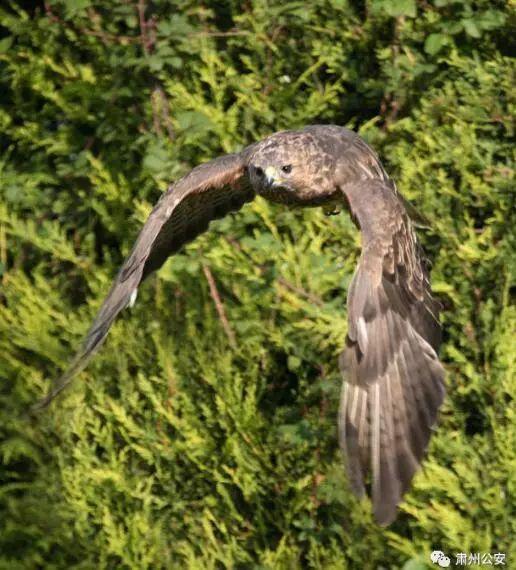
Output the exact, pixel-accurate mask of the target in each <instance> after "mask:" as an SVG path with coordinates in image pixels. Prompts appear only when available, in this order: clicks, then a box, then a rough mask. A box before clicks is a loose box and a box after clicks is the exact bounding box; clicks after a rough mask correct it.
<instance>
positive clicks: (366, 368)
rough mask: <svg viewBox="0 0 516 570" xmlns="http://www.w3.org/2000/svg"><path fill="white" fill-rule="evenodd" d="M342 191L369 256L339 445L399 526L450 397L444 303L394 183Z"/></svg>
mask: <svg viewBox="0 0 516 570" xmlns="http://www.w3.org/2000/svg"><path fill="white" fill-rule="evenodd" d="M342 190H343V192H344V194H345V196H346V198H347V200H348V203H349V207H350V210H351V213H352V215H353V216H354V218H355V220H356V221H357V222H358V225H359V227H360V229H361V231H362V254H361V257H360V262H359V264H358V268H357V270H356V273H355V275H354V278H353V281H352V283H351V285H350V289H349V293H348V326H349V329H348V337H347V339H346V347H345V349H344V351H343V352H342V354H341V357H340V368H341V371H342V373H343V376H344V379H345V382H344V386H343V395H342V400H341V408H340V415H339V437H340V441H341V447H342V449H343V450H344V452H345V454H346V456H347V465H348V470H349V475H350V479H351V484H352V488H353V490H354V491H355V493H356V494H358V495H363V494H364V492H365V488H366V474H367V473H368V472H371V474H372V482H371V483H372V501H373V508H374V514H375V518H376V520H377V521H378V522H379V523H380V524H389V523H390V522H392V521H393V520H394V518H395V517H396V507H397V505H398V503H399V502H400V500H401V497H402V495H403V494H404V493H405V491H407V489H408V487H409V485H410V481H411V480H412V477H413V475H414V473H415V471H416V470H417V468H418V467H419V464H420V463H421V461H422V458H423V455H424V452H425V449H426V447H427V444H428V441H429V439H430V435H431V431H432V426H433V425H434V424H435V422H436V419H437V412H438V409H439V407H440V405H441V403H442V401H443V398H444V394H445V389H444V370H443V368H442V366H441V364H440V362H439V360H438V357H437V354H436V351H437V349H438V346H439V343H440V326H439V322H438V304H437V303H436V301H435V300H433V299H432V297H431V291H430V285H429V281H428V273H427V271H426V267H425V263H424V260H423V258H422V254H421V250H420V247H419V245H418V243H417V241H416V237H415V233H414V230H413V228H412V226H411V222H410V219H409V217H408V215H407V213H406V211H405V208H404V206H403V203H402V201H401V200H400V199H399V195H398V194H397V192H396V190H395V187H394V184H393V183H392V182H391V181H389V180H388V179H387V180H378V179H369V180H364V181H362V182H359V183H358V184H354V185H351V184H350V185H347V186H344V187H343V188H342Z"/></svg>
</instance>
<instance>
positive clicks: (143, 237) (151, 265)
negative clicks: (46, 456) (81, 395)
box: [34, 152, 254, 409]
mask: <svg viewBox="0 0 516 570" xmlns="http://www.w3.org/2000/svg"><path fill="white" fill-rule="evenodd" d="M245 157H246V155H245V153H244V152H243V153H240V154H230V155H226V156H222V157H220V158H217V159H215V160H213V161H211V162H208V163H206V164H201V165H200V166H197V167H196V168H194V169H193V170H192V171H191V172H190V173H189V174H187V175H186V176H185V177H184V178H182V179H181V180H179V181H178V182H176V183H175V184H172V185H171V186H170V188H169V189H168V191H167V192H166V193H165V194H163V196H162V197H161V199H160V200H159V202H158V203H157V204H156V206H155V208H154V210H153V211H152V212H151V214H150V216H149V218H148V219H147V221H146V223H145V225H144V226H143V228H142V231H141V232H140V235H139V236H138V238H137V240H136V243H135V244H134V247H133V250H132V251H131V253H130V255H129V257H128V258H127V259H126V261H125V262H124V264H123V266H122V267H121V269H120V271H119V273H118V276H117V277H116V279H115V281H114V283H113V285H112V287H111V290H110V291H109V293H108V296H107V297H106V299H105V301H104V303H103V304H102V306H101V308H100V311H99V313H98V314H97V317H96V318H95V321H94V322H93V325H92V326H91V328H90V330H89V332H88V334H87V336H86V338H85V340H84V343H83V346H82V348H81V350H80V351H79V352H78V353H77V355H76V356H75V358H74V359H73V360H72V362H71V364H70V366H69V368H68V370H67V371H66V372H65V374H64V375H63V376H62V377H61V378H59V380H58V381H57V382H56V384H55V386H54V387H53V388H52V390H51V391H50V392H49V394H48V395H47V396H46V397H45V398H44V399H43V400H41V401H40V402H39V403H38V404H36V406H35V407H34V409H40V408H43V407H45V406H47V405H48V404H49V403H50V402H51V401H52V400H53V399H54V397H55V396H57V394H59V392H61V391H62V390H63V389H64V388H65V387H66V385H67V384H69V383H70V381H71V380H72V378H73V377H74V376H75V375H76V374H78V373H79V372H80V371H81V370H83V369H84V368H85V366H86V365H87V364H88V362H89V360H90V359H91V357H92V356H93V354H94V353H95V351H96V350H97V349H98V348H99V346H100V345H101V344H102V342H103V341H104V339H105V338H106V335H107V333H108V331H109V328H110V327H111V325H112V323H113V321H114V320H115V318H116V317H117V315H118V313H119V312H120V311H121V310H122V309H124V308H125V307H126V306H127V305H130V304H131V303H132V302H134V299H135V298H136V293H137V290H138V287H139V285H140V283H141V281H142V280H143V279H145V277H146V276H147V275H149V273H151V272H152V271H155V270H157V269H159V268H160V267H161V266H162V265H163V263H164V262H165V260H166V259H167V258H168V257H169V256H170V255H172V254H173V253H175V252H176V251H177V250H179V249H180V248H181V247H182V246H183V245H184V244H186V243H187V242H189V241H191V240H192V239H194V238H195V237H197V236H198V235H199V234H201V233H202V232H204V231H205V230H206V229H207V227H208V225H209V223H210V221H212V220H214V219H217V218H221V217H223V216H225V215H226V214H227V213H229V212H231V211H235V210H239V209H240V208H241V207H242V206H243V205H244V204H245V203H246V202H249V201H250V200H252V199H253V198H254V192H253V190H252V188H251V186H250V183H249V179H248V175H247V170H246V165H245Z"/></svg>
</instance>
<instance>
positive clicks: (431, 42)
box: [425, 34, 450, 55]
mask: <svg viewBox="0 0 516 570" xmlns="http://www.w3.org/2000/svg"><path fill="white" fill-rule="evenodd" d="M449 41H450V40H449V38H448V36H445V35H444V34H430V35H429V36H428V37H427V38H426V40H425V51H426V53H427V54H429V55H436V54H437V53H439V52H440V51H441V49H442V48H443V47H444V46H445V45H446V44H447V43H448V42H449Z"/></svg>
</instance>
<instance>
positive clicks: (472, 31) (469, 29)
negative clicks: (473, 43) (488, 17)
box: [462, 20, 482, 38]
mask: <svg viewBox="0 0 516 570" xmlns="http://www.w3.org/2000/svg"><path fill="white" fill-rule="evenodd" d="M462 24H463V26H464V30H465V31H466V33H467V34H468V36H471V37H472V38H479V37H480V36H481V35H482V34H481V32H480V30H479V29H478V26H477V25H476V23H475V22H474V21H473V20H462Z"/></svg>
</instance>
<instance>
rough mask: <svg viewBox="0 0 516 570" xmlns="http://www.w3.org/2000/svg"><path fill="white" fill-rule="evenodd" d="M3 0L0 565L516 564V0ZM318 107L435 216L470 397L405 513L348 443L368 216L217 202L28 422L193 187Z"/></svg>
mask: <svg viewBox="0 0 516 570" xmlns="http://www.w3.org/2000/svg"><path fill="white" fill-rule="evenodd" d="M2 6H3V7H1V8H0V18H1V22H2V24H1V26H2V27H1V28H0V32H1V33H0V66H1V73H0V89H1V92H2V98H1V102H0V152H1V155H0V188H1V202H0V279H1V290H0V376H1V378H2V388H1V392H0V398H1V404H2V405H1V408H0V415H1V422H0V433H1V440H0V465H1V467H0V567H1V568H9V569H12V568H39V567H45V568H68V567H70V566H74V567H77V568H96V567H100V568H185V567H188V568H198V567H204V568H256V569H258V568H285V569H286V568H298V567H310V568H379V567H383V568H386V567H388V568H401V567H404V568H407V569H408V568H423V567H427V566H432V565H431V564H430V562H429V553H430V552H431V550H433V549H434V548H438V549H441V550H443V551H445V552H447V553H448V554H449V555H453V553H456V552H477V551H479V552H506V553H507V556H508V558H509V559H511V558H512V560H514V557H515V556H516V552H515V551H514V541H511V537H514V536H515V535H516V523H515V521H516V512H515V505H514V497H515V496H516V486H515V479H514V473H515V471H516V452H515V450H516V425H515V424H516V416H515V411H514V394H515V376H516V374H515V370H516V351H515V348H514V334H515V332H516V309H515V307H514V304H511V302H510V301H511V293H514V287H515V283H514V278H515V267H516V259H515V254H514V252H515V251H516V238H515V234H514V227H515V224H516V216H515V200H514V197H515V194H514V178H513V166H514V162H513V159H514V149H513V137H514V124H513V117H514V104H515V101H514V74H515V65H514V61H513V60H512V59H510V58H509V56H508V54H509V53H510V48H511V45H510V43H511V40H512V39H513V38H512V36H511V33H512V32H511V25H510V21H511V18H513V17H514V15H513V14H511V13H510V12H509V8H508V7H507V6H506V3H505V2H502V1H501V0H500V1H498V2H497V1H488V0H478V1H475V2H473V1H472V0H466V1H462V2H457V1H453V0H450V1H448V0H434V1H433V2H420V1H416V0H404V1H402V2H394V1H391V0H374V1H372V0H371V1H366V2H365V3H364V2H358V1H353V0H318V1H315V2H310V3H305V2H297V1H291V2H281V3H273V2H270V3H269V2H266V1H265V0H251V1H249V2H245V3H239V2H236V1H234V0H227V1H226V2H212V1H209V2H205V3H202V4H199V3H196V2H192V1H189V0H174V1H173V2H169V1H166V2H165V1H164V0H155V1H154V2H152V4H151V3H148V5H147V4H146V3H145V2H141V1H140V2H136V1H119V2H100V1H98V0H81V1H76V0H59V1H53V2H49V3H48V4H46V8H45V6H44V5H43V3H41V4H38V5H37V6H36V7H34V6H33V3H27V2H22V1H20V2H14V1H13V2H7V3H3V5H2ZM24 6H25V7H24ZM27 6H30V11H28V10H29V8H27ZM315 122H323V123H329V122H332V123H337V124H342V125H348V126H350V127H353V128H359V129H360V132H361V133H362V135H363V136H364V137H366V138H367V139H368V140H369V141H370V142H371V143H372V144H373V145H374V146H375V147H376V148H377V149H378V150H379V152H380V154H381V156H382V158H383V160H384V162H385V164H386V167H387V169H388V170H389V172H390V173H391V174H392V175H393V177H394V178H395V179H396V180H397V181H398V185H399V188H400V190H401V191H402V192H403V193H404V194H405V196H406V197H407V198H409V199H410V200H411V201H412V202H413V203H414V204H415V205H416V207H417V208H418V209H420V210H421V211H422V212H424V214H425V215H426V216H427V217H428V218H429V219H430V221H431V226H432V229H431V230H427V231H420V236H421V240H422V242H423V244H424V246H425V249H426V251H427V252H428V254H429V257H430V258H431V260H432V262H433V274H432V277H433V284H434V290H435V292H436V294H437V295H438V297H439V299H440V300H441V302H442V304H443V306H444V310H443V315H442V322H443V325H444V344H443V347H442V352H441V354H442V357H443V360H444V363H445V366H446V369H447V385H448V397H447V399H446V403H445V405H444V409H443V412H442V414H441V420H440V425H439V428H438V430H437V432H436V434H435V436H434V438H433V440H432V443H431V446H430V450H429V457H428V459H427V461H426V462H425V467H424V469H423V471H422V472H421V473H420V474H419V475H418V476H417V477H416V479H415V482H414V487H413V489H412V491H411V492H410V493H409V494H408V495H407V497H406V501H405V502H404V503H403V505H402V507H401V512H400V516H399V519H398V520H397V521H396V522H395V523H394V524H393V525H392V526H391V527H390V528H389V529H388V530H384V529H379V528H378V527H376V526H375V525H374V523H373V522H372V519H371V515H370V511H369V507H368V505H367V504H366V502H364V503H359V502H358V501H357V500H356V499H354V498H353V497H352V496H351V494H350V492H349V490H348V488H347V484H346V478H345V475H344V473H343V469H342V465H341V458H340V455H339V451H338V445H337V438H336V422H335V418H336V410H337V407H338V397H339V390H340V377H339V373H338V370H337V355H338V353H339V352H340V350H341V347H342V344H343V340H344V337H345V334H346V312H345V301H344V300H345V296H346V291H347V287H348V284H349V281H350V279H351V276H352V273H353V270H354V265H355V261H356V259H357V256H358V255H359V251H360V239H359V236H358V234H357V232H356V230H355V228H354V226H353V225H352V223H351V221H350V220H349V217H348V216H347V215H345V214H344V215H342V216H339V217H333V218H326V217H325V216H324V215H323V214H322V212H319V211H315V210H307V211H289V210H286V209H284V208H281V207H276V206H273V205H270V204H267V203H265V202H264V201H262V200H261V199H258V200H257V201H256V202H255V203H253V204H250V205H248V206H246V207H245V208H244V209H243V211H242V212H240V213H239V214H238V215H235V216H232V217H230V218H228V219H226V220H221V221H219V222H216V223H214V224H213V225H212V228H211V231H210V232H209V233H207V234H206V235H204V236H202V237H201V238H200V239H198V240H197V241H196V242H194V243H192V244H191V245H189V246H188V247H187V248H186V249H185V251H183V252H181V253H180V254H179V255H177V256H175V257H174V259H173V260H171V261H169V262H167V264H166V265H165V266H164V268H163V269H162V270H161V271H160V272H159V274H158V275H157V276H155V277H153V278H151V279H149V282H148V283H147V284H146V286H145V287H142V289H141V291H140V296H139V300H138V303H137V304H136V306H135V307H134V309H133V310H132V311H130V312H127V314H125V315H124V316H123V318H122V319H120V322H118V323H117V324H116V325H115V326H114V328H113V331H112V333H111V334H110V337H109V339H108V341H107V343H106V345H105V346H104V347H103V349H102V350H101V352H100V353H99V354H98V357H97V358H96V360H95V361H94V362H93V363H92V364H91V366H90V367H89V368H88V370H87V371H85V372H84V373H83V374H82V375H81V377H80V378H79V379H78V381H77V382H76V384H75V385H74V387H72V388H71V389H70V390H69V391H68V392H67V394H66V395H65V396H64V397H63V398H61V399H60V400H59V401H58V402H56V404H55V405H54V406H53V407H52V408H51V409H50V410H49V411H48V412H47V413H45V414H43V415H42V416H41V417H40V418H38V419H37V420H30V419H28V418H27V417H26V416H25V415H24V412H25V411H26V409H27V407H28V406H29V405H30V404H31V403H32V402H34V401H35V400H36V399H37V398H39V397H41V396H42V395H43V394H44V393H45V392H46V390H47V387H48V382H49V381H50V380H51V379H52V378H56V377H57V376H58V374H59V373H60V371H62V369H63V368H64V367H65V366H66V363H67V362H68V361H69V359H70V357H71V355H72V353H73V350H74V349H75V348H76V347H77V346H78V344H79V342H80V340H81V337H82V335H83V334H84V332H85V331H86V328H87V326H88V325H89V323H90V322H91V320H92V317H93V315H94V313H95V310H96V309H97V308H98V306H99V304H100V301H101V300H102V297H103V295H104V294H105V293H106V292H107V290H108V287H109V283H110V281H111V279H112V278H113V277H114V275H115V273H116V270H117V267H118V266H119V264H120V263H121V261H122V259H123V257H124V256H125V255H126V254H127V253H128V252H129V250H130V247H131V245H132V243H133V241H134V239H135V236H136V235H137V232H138V230H139V228H140V227H141V225H142V223H143V221H144V220H145V218H146V215H147V214H148V213H149V211H150V208H151V206H152V204H153V203H154V202H155V201H156V200H157V198H158V196H159V194H160V191H162V190H164V189H165V187H166V185H167V183H168V182H170V181H171V180H173V179H175V178H177V177H178V176H180V175H181V174H182V173H184V172H186V171H187V170H188V169H189V168H191V167H192V166H193V165H195V164H197V163H199V162H201V161H204V160H208V159H211V158H213V157H214V156H217V155H219V154H221V153H224V152H229V151H232V150H235V149H238V148H241V147H242V146H243V145H246V144H249V143H250V142H252V141H254V140H256V139H257V138H260V137H262V136H264V135H266V134H269V133H270V132H272V131H276V130H279V129H283V128H294V127H299V126H302V125H304V124H309V123H315ZM210 275H211V277H213V280H214V282H215V284H216V288H217V291H218V294H219V296H220V298H221V300H222V302H223V304H224V309H225V312H226V315H227V319H228V324H229V327H230V330H231V331H232V332H233V334H234V335H235V337H236V339H237V340H238V348H237V349H234V348H232V342H231V338H230V337H231V335H230V334H229V336H228V332H227V330H226V329H225V328H224V326H223V323H222V322H221V320H220V318H219V314H218V313H217V307H216V305H215V302H214V299H213V292H212V291H211V290H210V286H209V282H208V280H207V276H210ZM511 548H512V549H513V550H512V551H511Z"/></svg>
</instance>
